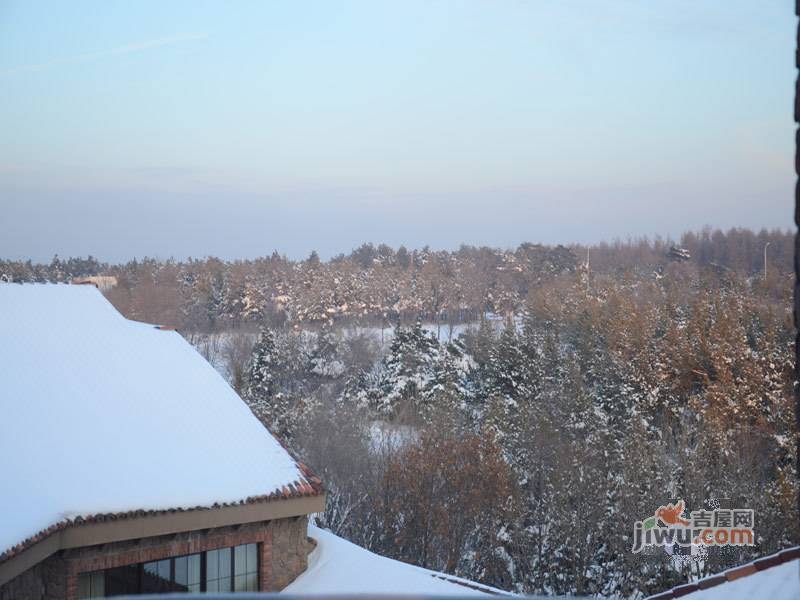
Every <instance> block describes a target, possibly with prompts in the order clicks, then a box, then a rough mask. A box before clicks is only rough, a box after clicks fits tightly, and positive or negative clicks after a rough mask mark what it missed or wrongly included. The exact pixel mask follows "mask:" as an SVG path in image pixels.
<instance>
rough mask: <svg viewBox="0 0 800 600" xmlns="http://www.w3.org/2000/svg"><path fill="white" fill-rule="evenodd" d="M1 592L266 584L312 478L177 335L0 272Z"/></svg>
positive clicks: (299, 537)
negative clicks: (6, 279) (2, 277)
mask: <svg viewBox="0 0 800 600" xmlns="http://www.w3.org/2000/svg"><path fill="white" fill-rule="evenodd" d="M0 365H2V370H0V373H2V376H1V377H0V456H2V457H3V460H2V462H0V600H27V599H56V598H58V599H63V598H66V599H67V600H78V599H83V598H97V597H105V596H113V595H119V594H137V593H145V592H164V591H170V592H171V591H228V590H231V591H257V590H260V591H277V590H281V589H283V588H285V587H286V586H287V585H288V584H289V583H290V582H292V581H293V580H295V579H296V578H297V577H298V575H300V574H301V573H303V572H304V571H305V570H306V568H307V560H308V554H309V552H310V551H311V550H312V546H313V544H312V543H311V542H310V541H309V539H308V538H307V523H308V515H309V514H311V513H315V512H319V511H322V510H324V504H325V492H324V490H323V487H322V485H321V482H320V480H319V479H318V478H317V477H316V476H315V475H314V474H313V473H312V472H311V471H310V470H309V469H308V468H307V467H305V466H304V465H303V464H301V463H299V462H297V461H296V460H295V459H294V458H292V456H291V455H290V454H289V452H288V451H287V450H286V449H285V448H284V447H283V446H282V445H281V444H280V443H279V442H278V441H277V440H276V439H275V438H274V437H273V436H272V435H271V434H270V433H269V432H268V431H267V430H266V429H265V428H264V427H263V426H262V425H261V423H260V422H259V421H258V420H257V419H256V418H255V417H254V416H253V415H252V413H251V412H250V410H249V409H248V408H247V406H246V405H245V403H244V402H242V400H241V399H240V398H239V397H238V396H237V395H236V393H235V392H234V391H233V390H232V389H231V388H230V387H229V386H228V384H227V383H226V382H225V381H224V379H222V377H220V375H219V374H217V372H216V371H215V370H214V369H213V368H212V367H211V366H210V365H209V364H208V363H207V362H206V361H205V360H204V359H203V358H202V357H201V356H200V355H199V354H198V353H197V352H195V350H194V349H193V348H192V347H191V346H190V345H189V344H188V343H187V342H186V341H185V340H184V339H183V338H182V337H181V336H180V335H179V334H178V333H177V332H175V331H170V330H166V329H163V328H159V327H155V326H153V325H147V324H144V323H138V322H134V321H129V320H127V319H125V318H124V317H122V316H121V315H120V314H119V313H118V312H117V311H116V310H115V309H114V307H113V306H112V305H111V304H110V303H108V302H107V301H106V300H105V298H104V297H103V296H102V294H101V293H100V292H99V291H98V289H97V288H96V287H95V286H93V285H63V284H62V285H54V284H29V285H19V284H10V283H0Z"/></svg>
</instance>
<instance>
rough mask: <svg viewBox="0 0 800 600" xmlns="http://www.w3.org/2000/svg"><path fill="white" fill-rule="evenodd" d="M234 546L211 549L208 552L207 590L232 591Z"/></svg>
mask: <svg viewBox="0 0 800 600" xmlns="http://www.w3.org/2000/svg"><path fill="white" fill-rule="evenodd" d="M232 550H233V549H232V548H221V549H220V550H210V551H208V552H207V553H206V591H208V592H230V591H231V590H232V587H231V583H232V582H231V567H232V563H231V554H232Z"/></svg>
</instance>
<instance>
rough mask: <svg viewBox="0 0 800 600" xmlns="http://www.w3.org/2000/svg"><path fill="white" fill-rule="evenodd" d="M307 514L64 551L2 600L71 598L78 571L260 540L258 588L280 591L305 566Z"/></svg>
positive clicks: (1, 594)
mask: <svg viewBox="0 0 800 600" xmlns="http://www.w3.org/2000/svg"><path fill="white" fill-rule="evenodd" d="M307 525H308V518H307V517H305V516H303V517H293V518H289V519H278V520H275V521H267V522H261V523H248V524H245V525H239V526H233V527H223V528H218V529H204V530H200V531H191V532H185V533H179V534H176V535H170V536H161V537H154V538H144V539H140V540H131V541H126V542H114V543H111V544H103V545H100V546H87V547H84V548H75V549H72V550H64V551H62V552H59V553H57V554H55V555H53V556H51V557H49V558H47V559H46V560H44V561H42V562H41V563H39V564H38V565H36V567H34V568H32V569H30V570H28V571H26V572H25V573H23V574H21V575H19V576H18V577H16V578H15V579H13V580H11V581H9V582H8V583H7V584H5V585H4V586H0V600H75V598H76V597H77V583H78V574H79V573H84V572H87V571H97V570H100V569H110V568H114V567H121V566H124V565H130V564H136V563H142V562H148V561H152V560H160V559H163V558H168V557H171V556H181V555H184V554H193V553H196V552H205V551H207V550H214V549H217V548H227V547H230V546H238V545H239V544H252V543H259V544H260V551H261V555H260V557H259V559H260V568H261V572H260V574H259V578H260V588H261V590H262V591H280V590H282V589H283V588H284V587H286V586H287V585H288V584H289V583H291V582H292V581H294V579H295V578H296V577H297V576H298V575H299V574H300V573H302V572H303V571H305V569H306V567H307V566H308V553H309V551H310V550H311V546H310V544H309V542H308V540H307V538H306V529H307Z"/></svg>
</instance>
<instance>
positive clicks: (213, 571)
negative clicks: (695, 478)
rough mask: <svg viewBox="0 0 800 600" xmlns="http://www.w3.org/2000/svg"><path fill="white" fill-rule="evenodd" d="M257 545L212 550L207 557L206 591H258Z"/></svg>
mask: <svg viewBox="0 0 800 600" xmlns="http://www.w3.org/2000/svg"><path fill="white" fill-rule="evenodd" d="M256 548H257V545H256V544H243V545H241V546H236V547H235V548H222V549H220V550H211V551H210V552H208V553H207V559H206V591H208V592H257V591H258V560H257V552H256Z"/></svg>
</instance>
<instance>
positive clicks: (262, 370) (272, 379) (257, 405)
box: [245, 326, 293, 437]
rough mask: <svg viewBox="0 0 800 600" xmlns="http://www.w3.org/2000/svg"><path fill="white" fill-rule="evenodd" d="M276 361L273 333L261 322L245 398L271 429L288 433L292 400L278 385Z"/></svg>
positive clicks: (277, 358)
mask: <svg viewBox="0 0 800 600" xmlns="http://www.w3.org/2000/svg"><path fill="white" fill-rule="evenodd" d="M279 362H280V361H279V357H278V353H277V350H276V346H275V337H274V335H273V334H272V331H270V329H269V328H267V327H266V326H262V327H261V331H260V332H259V336H258V341H257V342H256V344H255V346H254V347H253V353H252V355H251V357H250V365H249V367H248V370H247V388H246V389H247V391H246V394H245V399H246V400H247V403H248V405H249V406H250V409H251V410H252V411H253V413H254V414H255V415H256V416H257V417H258V418H259V419H260V420H261V421H262V422H263V423H264V424H265V425H266V426H267V427H269V428H270V430H271V431H272V432H273V433H275V434H277V435H279V436H282V437H290V436H291V433H292V417H293V415H292V413H291V408H292V402H291V398H290V396H289V395H288V394H285V393H284V392H283V390H282V389H281V388H280V385H279V375H278V367H279Z"/></svg>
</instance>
